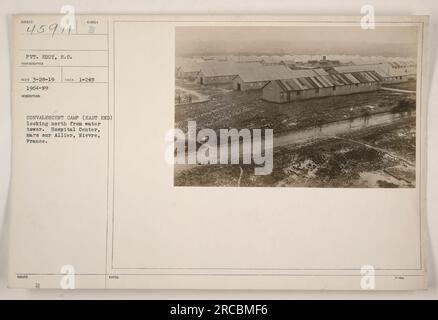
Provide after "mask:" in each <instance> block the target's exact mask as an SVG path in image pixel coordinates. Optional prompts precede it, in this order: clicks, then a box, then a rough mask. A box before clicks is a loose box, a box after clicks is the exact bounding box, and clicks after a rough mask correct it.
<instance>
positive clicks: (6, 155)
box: [0, 0, 438, 299]
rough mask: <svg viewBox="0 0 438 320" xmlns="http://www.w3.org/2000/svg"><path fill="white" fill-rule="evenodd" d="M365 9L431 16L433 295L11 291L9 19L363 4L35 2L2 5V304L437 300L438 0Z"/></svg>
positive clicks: (321, 10)
mask: <svg viewBox="0 0 438 320" xmlns="http://www.w3.org/2000/svg"><path fill="white" fill-rule="evenodd" d="M366 3H367V4H372V5H374V6H375V9H376V15H411V14H425V15H430V16H431V26H430V27H431V30H430V39H431V44H430V49H431V51H430V64H429V66H430V68H431V72H430V80H431V82H430V90H429V92H430V95H429V101H428V108H429V110H428V113H429V132H428V145H429V147H428V163H429V168H428V229H429V243H428V245H429V247H430V250H429V266H428V269H429V274H430V281H429V290H428V291H421V292H402V293H385V292H351V293H350V292H342V293H341V292H339V293H338V292H297V291H269V292H263V291H239V292H227V291H193V290H192V291H169V290H161V291H147V290H135V291H129V292H127V291H124V292H123V293H122V292H120V291H103V290H102V291H100V290H93V291H85V290H82V291H74V292H66V291H57V290H50V291H43V290H41V291H38V290H19V289H14V290H12V289H7V288H6V282H7V281H6V278H7V248H8V241H7V239H8V221H9V219H8V215H7V193H8V185H9V173H10V95H9V91H10V83H9V72H10V62H9V41H10V39H9V38H10V36H9V31H10V30H9V19H10V15H11V14H14V13H52V12H53V13H55V12H59V10H60V8H61V7H62V6H63V5H66V4H69V5H73V6H74V7H75V9H76V12H78V13H156V14H178V13H187V14H196V13H199V14H289V15H359V14H360V7H361V5H363V4H365V2H363V1H351V0H350V1H342V0H333V1H315V0H308V1H305V2H303V1H294V0H284V1H281V0H277V1H275V0H270V1H267V0H252V1H250V2H249V1H247V2H240V3H238V2H236V1H229V0H217V1H206V0H198V1H196V0H192V1H182V0H167V1H162V0H161V1H160V0H149V1H140V0H117V1H116V0H114V1H95V2H91V1H86V0H80V1H68V2H65V1H56V0H46V1H31V0H2V1H1V3H0V13H1V14H0V19H2V28H1V29H0V30H1V32H0V48H1V58H0V64H1V70H2V77H1V81H0V90H1V92H2V95H1V96H0V99H1V102H0V298H10V299H11V298H35V299H38V298H40V299H41V298H65V297H68V298H147V299H151V298H158V299H167V298H186V299H190V298H211V299H220V298H229V299H232V298H242V299H243V298H249V299H251V298H254V299H256V298H258V299H260V298H271V299H274V298H280V299H281V298H286V299H292V298H316V299H318V298H374V299H375V298H435V299H437V298H438V286H437V283H436V274H437V271H438V268H437V266H436V262H435V256H436V253H438V228H437V220H438V218H437V215H436V214H434V212H436V210H437V209H438V208H437V201H438V200H436V199H437V198H436V197H435V198H434V197H433V195H434V194H436V191H437V184H438V183H437V182H436V179H435V178H437V175H438V171H437V169H436V167H435V166H434V164H435V163H436V160H437V151H436V150H434V149H433V148H432V146H434V145H435V144H436V142H437V140H438V129H437V124H436V122H437V120H438V112H437V110H436V108H435V109H434V105H435V103H436V102H437V101H438V97H437V95H438V93H437V92H438V90H437V89H438V88H437V87H438V80H436V81H434V78H435V77H434V76H435V72H434V71H435V70H436V63H435V60H436V59H435V55H436V47H437V42H436V38H437V31H438V26H437V23H438V21H437V19H438V2H436V1H434V0H423V1H421V0H417V1H400V0H398V1H393V0H385V1H383V0H380V1H368V2H366Z"/></svg>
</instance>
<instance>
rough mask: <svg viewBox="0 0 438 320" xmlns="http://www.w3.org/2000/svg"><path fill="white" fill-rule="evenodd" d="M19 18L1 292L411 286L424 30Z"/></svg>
mask: <svg viewBox="0 0 438 320" xmlns="http://www.w3.org/2000/svg"><path fill="white" fill-rule="evenodd" d="M362 20H363V19H361V17H292V16H159V15H155V16H148V15H66V16H64V15H17V16H14V18H13V22H12V37H11V39H12V51H11V52H12V66H11V67H12V116H13V126H12V127H13V133H12V136H13V155H12V183H11V191H10V214H11V241H10V243H11V245H10V269H9V285H10V287H13V288H62V289H69V288H108V289H116V288H117V289H118V288H126V289H129V288H148V289H155V288H156V289H163V288H172V289H173V288H175V289H312V290H317V289H330V290H414V289H424V288H426V287H427V281H426V265H425V263H426V260H425V237H426V235H425V232H426V227H425V226H426V224H425V223H426V222H425V195H426V190H425V186H426V163H425V161H426V143H425V139H426V120H427V118H426V105H427V101H426V100H425V98H426V89H427V85H426V84H427V83H426V80H427V77H426V75H425V70H427V66H426V57H427V55H428V48H427V39H428V34H427V30H428V18H427V17H423V16H403V17H376V19H375V21H374V22H372V23H371V22H368V23H365V22H363V21H362Z"/></svg>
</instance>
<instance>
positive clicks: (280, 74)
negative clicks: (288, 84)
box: [233, 65, 293, 91]
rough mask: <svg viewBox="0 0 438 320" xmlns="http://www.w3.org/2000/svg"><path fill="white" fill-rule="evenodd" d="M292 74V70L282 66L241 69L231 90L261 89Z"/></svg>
mask: <svg viewBox="0 0 438 320" xmlns="http://www.w3.org/2000/svg"><path fill="white" fill-rule="evenodd" d="M292 74H293V72H292V70H291V69H290V68H288V67H286V66H283V65H273V66H259V67H257V68H248V69H243V70H240V72H239V73H238V75H237V76H236V77H235V78H234V79H233V89H234V90H238V91H247V90H257V89H261V88H262V87H263V86H264V85H265V84H267V83H268V82H269V81H271V80H278V79H288V78H290V77H291V76H292Z"/></svg>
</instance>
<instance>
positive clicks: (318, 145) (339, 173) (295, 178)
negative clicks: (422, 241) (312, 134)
mask: <svg viewBox="0 0 438 320" xmlns="http://www.w3.org/2000/svg"><path fill="white" fill-rule="evenodd" d="M175 185H176V186H189V185H195V186H234V187H236V186H240V187H269V186H271V187H274V186H276V187H384V188H398V187H414V186H415V117H410V118H408V119H404V120H402V121H400V122H398V123H394V124H391V125H387V126H383V127H379V128H368V129H364V130H361V131H358V132H355V133H353V134H348V135H343V136H339V137H335V138H330V139H326V140H318V141H316V142H314V143H310V144H306V145H301V146H288V147H281V148H276V149H275V151H274V169H273V172H272V173H271V174H270V175H266V176H256V175H254V166H253V165H241V166H239V165H210V166H198V167H196V168H192V169H190V170H185V171H182V172H180V173H179V174H178V175H177V176H175Z"/></svg>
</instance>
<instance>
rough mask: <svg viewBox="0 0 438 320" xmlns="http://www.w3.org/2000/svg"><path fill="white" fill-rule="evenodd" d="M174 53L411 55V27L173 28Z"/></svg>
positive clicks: (413, 51)
mask: <svg viewBox="0 0 438 320" xmlns="http://www.w3.org/2000/svg"><path fill="white" fill-rule="evenodd" d="M175 32H176V35H175V41H176V53H177V55H196V54H200V55H202V54H215V53H216V54H223V53H225V54H231V53H237V54H239V53H241V54H242V53H254V54H256V53H259V54H282V53H283V54H324V53H326V54H359V55H382V56H404V57H415V56H416V49H417V31H416V28H415V27H398V26H397V27H376V29H374V30H371V29H368V30H363V29H361V28H360V27H359V26H358V27H337V26H336V27H330V26H324V27H316V26H315V27H177V28H176V31H175Z"/></svg>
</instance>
